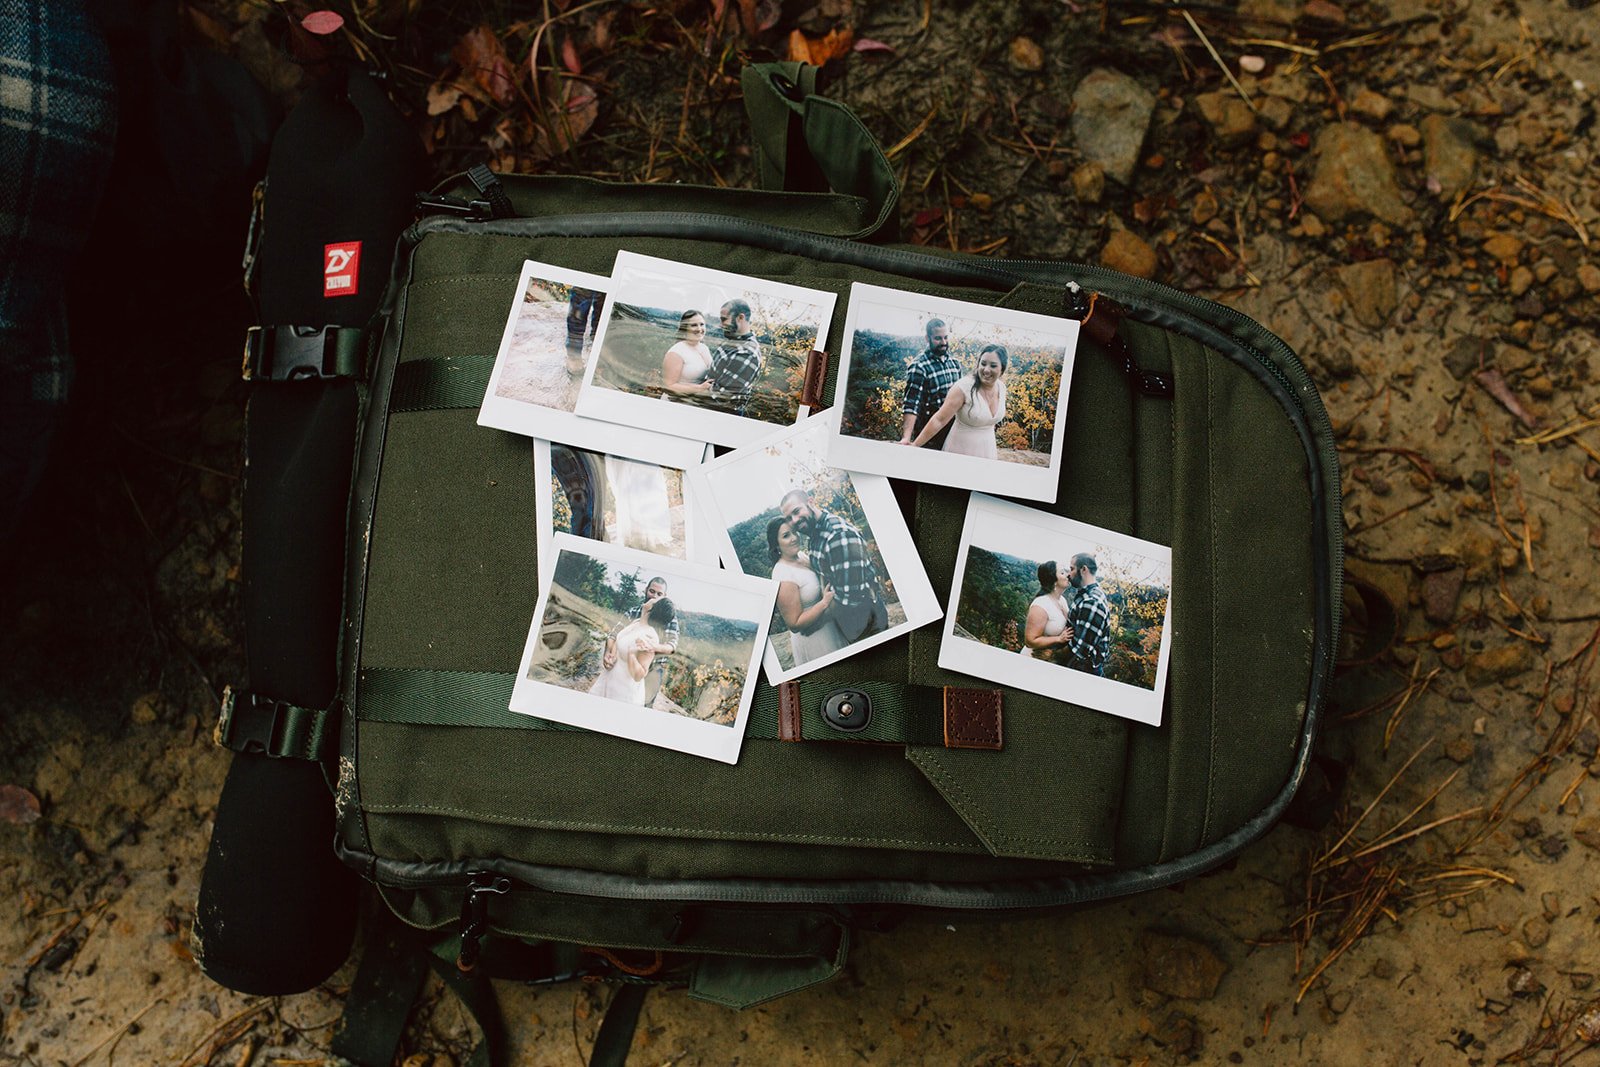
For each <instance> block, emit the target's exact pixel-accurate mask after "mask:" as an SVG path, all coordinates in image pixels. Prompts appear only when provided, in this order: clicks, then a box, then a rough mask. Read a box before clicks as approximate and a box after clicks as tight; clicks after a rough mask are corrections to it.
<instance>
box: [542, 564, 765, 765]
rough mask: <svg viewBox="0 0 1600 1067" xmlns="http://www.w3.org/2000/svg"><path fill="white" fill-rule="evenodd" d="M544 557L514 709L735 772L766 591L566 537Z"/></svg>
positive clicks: (725, 574) (710, 570) (756, 584)
mask: <svg viewBox="0 0 1600 1067" xmlns="http://www.w3.org/2000/svg"><path fill="white" fill-rule="evenodd" d="M551 550H552V552H553V553H554V562H553V565H552V567H551V570H550V578H549V580H548V581H546V582H543V583H542V584H541V589H540V593H539V604H538V607H537V608H536V609H535V610H534V615H533V625H532V626H531V628H530V629H529V631H528V643H527V645H526V647H525V648H524V649H523V652H522V664H521V666H520V667H519V668H518V669H517V681H516V686H515V688H514V689H513V690H512V694H511V710H512V711H516V712H521V713H522V714H525V715H534V716H537V717H538V718H541V719H549V720H551V721H552V722H560V723H566V724H567V725H569V726H581V727H583V728H585V729H589V730H596V731H599V732H600V733H606V734H614V735H615V736H617V737H627V738H631V739H632V740H635V741H642V742H644V743H645V744H647V745H658V746H660V747H662V748H672V749H677V750H678V751H679V752H688V753H690V754H692V755H696V756H705V757H707V758H708V759H714V760H720V761H722V762H723V763H737V762H738V761H739V747H740V744H741V743H742V742H743V740H744V730H745V722H746V720H747V719H748V718H749V715H750V699H751V694H752V693H753V691H754V688H755V682H756V664H757V663H758V662H759V660H760V656H761V650H762V649H763V648H764V647H766V642H767V621H768V619H770V618H771V616H772V598H773V594H774V593H775V591H776V590H775V588H774V586H773V583H771V582H769V581H765V580H763V579H758V578H750V577H748V576H746V575H743V574H733V573H731V572H729V571H724V570H718V569H717V568H715V567H707V566H703V565H700V564H697V563H689V562H686V561H683V560H675V559H670V558H668V557H665V556H654V555H650V554H649V553H646V552H639V551H636V550H634V549H631V548H623V547H622V546H620V545H609V544H606V543H605V542H603V541H590V540H586V539H584V538H581V537H574V536H572V535H571V534H565V533H562V534H556V535H555V536H554V537H553V538H552V540H551Z"/></svg>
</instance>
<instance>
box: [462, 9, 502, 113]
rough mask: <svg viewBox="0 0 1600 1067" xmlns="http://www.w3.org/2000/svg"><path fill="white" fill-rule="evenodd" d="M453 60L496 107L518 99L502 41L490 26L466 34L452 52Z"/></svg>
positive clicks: (477, 28)
mask: <svg viewBox="0 0 1600 1067" xmlns="http://www.w3.org/2000/svg"><path fill="white" fill-rule="evenodd" d="M450 58H451V59H454V60H455V61H456V62H457V63H459V64H461V70H462V72H463V73H465V74H466V75H467V76H468V77H469V78H471V79H472V80H473V82H474V83H476V84H477V85H478V87H479V88H481V89H482V90H483V91H484V92H486V93H488V94H489V96H490V97H491V98H492V99H493V100H494V101H495V102H496V103H499V104H502V105H504V104H509V103H511V101H512V100H513V99H514V98H515V97H516V90H515V84H514V83H513V82H512V80H511V61H510V60H509V59H507V58H506V50H505V46H504V45H502V44H501V43H500V38H499V37H497V36H496V35H495V32H494V30H492V29H490V28H489V27H488V26H478V27H476V28H475V29H471V30H468V31H467V32H466V33H465V34H463V35H462V37H461V40H459V41H457V42H456V46H455V47H454V48H452V49H450Z"/></svg>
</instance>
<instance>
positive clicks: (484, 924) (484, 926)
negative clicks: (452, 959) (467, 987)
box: [456, 871, 511, 974]
mask: <svg viewBox="0 0 1600 1067" xmlns="http://www.w3.org/2000/svg"><path fill="white" fill-rule="evenodd" d="M509 892H511V879H509V878H507V877H505V876H504V875H501V874H495V873H493V872H492V871H477V872H475V873H473V874H471V875H469V876H468V877H467V892H466V895H465V896H463V897H462V898H461V949H460V951H459V952H457V953H456V969H457V970H458V971H460V972H461V973H462V974H471V973H472V972H473V971H475V970H476V969H477V967H478V960H479V958H480V957H481V956H482V954H483V935H484V934H486V933H488V932H489V899H490V898H491V897H496V896H504V895H505V894H507V893H509Z"/></svg>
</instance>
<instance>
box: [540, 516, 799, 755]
mask: <svg viewBox="0 0 1600 1067" xmlns="http://www.w3.org/2000/svg"><path fill="white" fill-rule="evenodd" d="M551 549H552V558H551V565H550V567H549V571H548V573H549V575H550V576H551V577H553V576H554V575H555V570H556V569H555V559H556V558H557V557H559V555H560V553H562V552H577V553H580V554H582V555H585V556H589V557H591V558H594V559H600V560H604V561H605V562H607V563H612V564H616V565H618V566H623V567H639V568H641V569H645V570H649V571H651V572H652V573H654V574H659V575H661V576H663V577H667V578H681V579H684V580H685V581H692V582H700V583H702V584H707V585H716V586H720V587H722V588H723V589H724V590H726V592H727V595H728V599H729V603H730V607H731V608H732V609H734V610H730V611H729V612H728V614H729V616H730V617H734V618H738V619H740V620H745V621H751V622H754V623H755V627H756V632H755V637H754V640H753V643H752V645H751V648H750V657H749V659H748V660H747V661H746V662H745V677H744V688H743V690H742V691H741V692H740V695H739V714H738V717H737V718H736V719H735V720H734V722H733V724H732V725H731V726H724V725H720V724H717V723H710V722H702V721H700V720H699V719H691V718H687V717H685V716H682V715H674V714H672V713H670V712H663V711H649V710H646V709H644V708H632V707H630V706H629V705H627V704H624V703H622V702H621V701H616V700H610V699H608V698H606V697H598V696H590V695H589V694H588V693H582V692H579V691H577V690H575V689H567V688H565V687H563V686H559V685H552V684H551V683H549V682H538V681H534V680H533V679H531V678H529V677H528V666H529V664H530V663H531V662H532V659H533V651H534V644H535V642H537V641H538V639H539V626H540V624H541V623H542V622H543V621H544V613H545V607H546V605H547V604H548V602H549V599H550V584H551V582H550V579H549V578H543V577H541V579H540V581H539V602H538V604H537V606H536V607H535V608H534V612H533V622H532V623H531V624H530V625H529V627H528V640H527V642H526V643H525V644H524V645H523V649H522V660H521V662H520V663H519V664H518V666H517V681H516V685H515V686H514V688H513V689H512V691H511V703H510V705H509V708H510V710H511V711H514V712H517V713H518V714H522V715H532V716H533V717H535V718H539V719H548V720H549V721H551V722H559V723H565V724H566V725H568V726H578V727H581V728H583V729H586V730H592V731H595V732H596V733H603V734H611V735H613V736H616V737H624V738H628V739H629V740H632V741H639V742H642V743H643V744H647V745H655V746H657V747H659V748H670V749H674V750H676V751H678V752H686V753H688V754H689V755H692V756H704V757H705V758H707V759H713V760H717V761H719V762H721V763H730V764H731V763H738V762H739V750H740V748H741V746H742V745H743V743H744V734H745V728H746V727H747V726H748V724H749V720H750V705H751V702H752V697H753V695H754V692H755V684H756V663H757V660H758V659H759V656H760V650H761V649H764V648H765V647H766V644H767V624H768V623H769V622H770V621H771V618H772V601H773V598H774V597H776V596H777V583H775V582H773V581H771V580H763V579H760V578H751V577H749V576H748V575H744V574H739V573H735V572H731V571H725V570H719V569H718V568H716V567H707V566H704V565H701V564H698V563H691V562H688V561H686V560H680V559H673V558H672V557H670V556H657V555H653V554H651V553H649V552H640V551H638V550H637V549H632V548H625V547H623V546H621V545H611V544H607V543H606V542H604V541H591V540H589V539H588V538H584V537H574V536H573V535H572V534H569V533H559V534H556V535H555V536H554V537H553V538H552V539H551Z"/></svg>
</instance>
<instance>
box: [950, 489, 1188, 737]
mask: <svg viewBox="0 0 1600 1067" xmlns="http://www.w3.org/2000/svg"><path fill="white" fill-rule="evenodd" d="M1171 594H1172V550H1171V549H1170V548H1167V547H1165V546H1163V545H1157V544H1152V543H1150V542H1149V541H1141V540H1139V539H1138V538H1136V537H1129V536H1128V535H1126V534H1120V533H1116V532H1114V531H1112V530H1103V529H1100V528H1099V527H1097V526H1089V525H1087V524H1086V523H1081V522H1075V521H1073V520H1072V519H1066V518H1062V517H1061V516H1059V515H1050V514H1047V513H1045V512H1042V511H1036V510H1034V509H1033V508H1027V507H1023V506H1022V505H1020V504H1013V503H1011V502H1010V501H1006V500H996V499H994V498H993V497H988V496H984V495H982V494H979V493H974V494H973V496H972V501H971V503H970V504H968V506H967V521H966V526H965V528H964V529H963V530H962V532H961V550H960V554H959V555H958V556H957V557H956V576H955V585H954V587H953V588H952V589H951V590H950V605H951V609H952V610H951V611H950V613H949V614H948V615H947V616H946V617H945V628H944V639H943V641H942V643H941V645H940V649H939V666H941V667H948V668H950V669H951V670H955V671H960V672H961V673H963V674H971V675H976V676H977V677H979V678H986V679H988V680H990V681H995V682H1004V683H1005V684H1006V685H1012V686H1016V687H1017V688H1018V689H1026V690H1028V691H1029V692H1031V693H1039V694H1042V695H1044V696H1047V697H1055V698H1056V699H1057V700H1065V701H1069V702H1071V703H1073V704H1081V705H1083V706H1084V707H1088V708H1095V709H1097V710H1099V711H1104V712H1108V713H1110V714H1112V715H1120V716H1122V717H1123V718H1126V719H1133V720H1135V721H1137V722H1142V723H1146V724H1148V725H1151V726H1159V725H1161V706H1162V699H1163V696H1164V694H1165V693H1166V689H1167V662H1168V659H1169V655H1170V653H1171V650H1172V629H1171V619H1172V611H1171V603H1170V600H1171Z"/></svg>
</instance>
